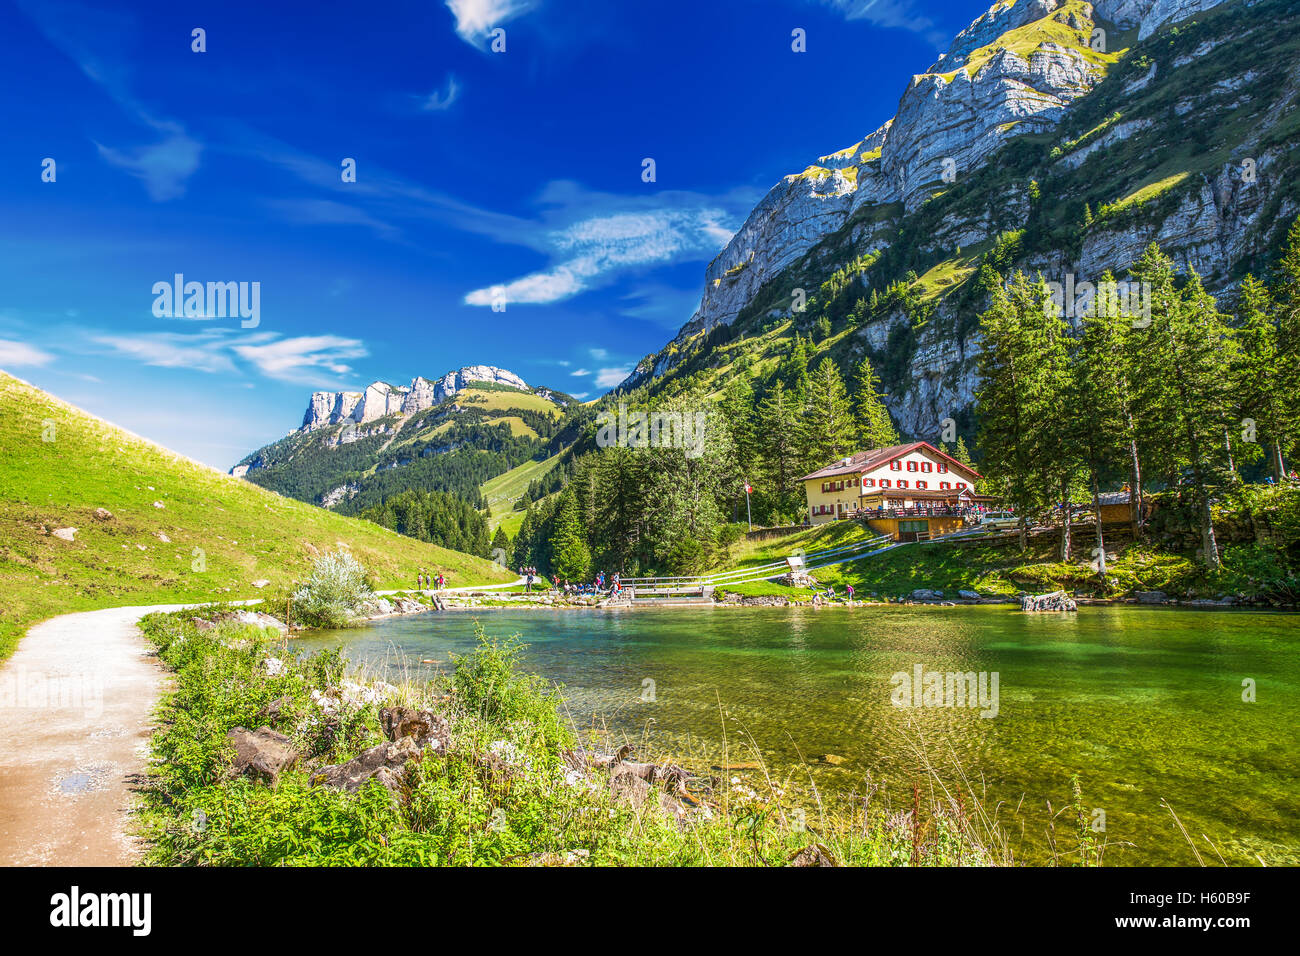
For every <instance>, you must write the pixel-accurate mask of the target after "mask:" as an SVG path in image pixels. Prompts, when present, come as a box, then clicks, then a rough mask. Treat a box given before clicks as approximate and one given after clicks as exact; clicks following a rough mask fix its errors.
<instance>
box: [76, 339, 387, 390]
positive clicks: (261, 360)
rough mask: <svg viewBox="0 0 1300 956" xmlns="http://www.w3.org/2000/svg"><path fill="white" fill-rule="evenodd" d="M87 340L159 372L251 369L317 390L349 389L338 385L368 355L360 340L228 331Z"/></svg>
mask: <svg viewBox="0 0 1300 956" xmlns="http://www.w3.org/2000/svg"><path fill="white" fill-rule="evenodd" d="M89 340H90V341H91V342H92V343H94V344H96V345H100V346H104V347H107V348H108V349H109V350H110V351H111V352H112V353H113V354H115V355H118V356H120V357H123V358H129V359H134V360H135V361H137V362H141V363H143V364H145V365H152V366H156V367H159V368H185V369H192V370H194V371H199V372H208V373H215V374H223V375H234V374H239V373H240V372H241V371H244V370H246V369H252V370H255V371H257V372H260V373H261V374H262V375H264V376H266V377H267V378H273V379H277V380H279V381H283V382H291V383H294V384H297V385H309V386H318V387H327V386H333V385H339V386H340V387H342V385H344V384H350V383H346V382H342V381H341V379H342V378H343V377H344V376H348V375H350V374H351V373H352V366H351V365H350V364H348V363H349V362H350V361H351V360H353V359H358V358H364V357H365V356H366V355H368V354H369V352H368V351H367V349H366V347H365V344H364V343H363V342H362V341H361V340H360V339H353V338H345V337H343V336H338V335H300V336H293V337H289V338H282V337H281V336H279V335H278V334H276V333H273V332H257V333H253V334H251V335H249V334H244V333H240V332H236V331H235V330H231V329H209V330H205V331H204V332H201V333H198V334H185V333H180V332H149V333H141V334H134V335H131V334H103V333H92V334H90V336H89Z"/></svg>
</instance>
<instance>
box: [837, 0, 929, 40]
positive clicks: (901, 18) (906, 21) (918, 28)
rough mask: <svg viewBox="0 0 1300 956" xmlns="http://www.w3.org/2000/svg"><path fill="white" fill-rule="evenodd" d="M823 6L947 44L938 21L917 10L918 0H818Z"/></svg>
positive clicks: (848, 18) (855, 17)
mask: <svg viewBox="0 0 1300 956" xmlns="http://www.w3.org/2000/svg"><path fill="white" fill-rule="evenodd" d="M816 2H818V3H820V4H821V5H822V6H826V7H830V8H832V9H834V10H838V11H839V12H840V13H842V14H843V15H844V19H846V20H865V21H867V22H868V23H870V24H872V25H873V26H878V27H887V28H890V29H896V30H907V31H909V32H911V33H919V34H921V36H923V37H925V38H926V40H927V41H929V42H930V43H932V44H934V45H935V46H936V47H938V48H941V49H942V48H943V47H945V46H947V43H948V39H950V38H948V37H946V36H945V35H944V34H943V32H942V31H940V30H939V29H938V27H937V26H936V24H935V22H934V21H933V20H931V19H930V18H929V17H928V16H926V15H925V14H924V13H921V12H919V11H918V10H917V2H916V0H816Z"/></svg>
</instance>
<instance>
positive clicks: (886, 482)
mask: <svg viewBox="0 0 1300 956" xmlns="http://www.w3.org/2000/svg"><path fill="white" fill-rule="evenodd" d="M880 487H881V488H888V487H889V479H888V478H881V479H880Z"/></svg>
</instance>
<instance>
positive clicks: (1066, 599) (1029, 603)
mask: <svg viewBox="0 0 1300 956" xmlns="http://www.w3.org/2000/svg"><path fill="white" fill-rule="evenodd" d="M1020 610H1022V611H1077V610H1079V606H1078V605H1077V604H1075V603H1074V598H1072V597H1070V596H1069V595H1068V594H1066V593H1065V592H1064V591H1053V592H1051V593H1050V594H1026V595H1024V596H1023V597H1022V598H1021V599H1020Z"/></svg>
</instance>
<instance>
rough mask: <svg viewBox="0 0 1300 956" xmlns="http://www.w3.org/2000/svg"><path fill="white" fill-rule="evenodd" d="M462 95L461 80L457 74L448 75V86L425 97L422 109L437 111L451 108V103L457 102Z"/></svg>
mask: <svg viewBox="0 0 1300 956" xmlns="http://www.w3.org/2000/svg"><path fill="white" fill-rule="evenodd" d="M459 96H460V81H459V80H457V79H456V77H455V76H453V75H451V74H448V75H447V86H446V88H444V89H441V90H434V91H433V92H432V93H430V94H429V95H428V96H426V97H424V98H423V100H422V101H421V103H420V109H422V110H425V111H428V112H436V111H441V110H446V109H451V104H452V103H455V102H456V100H457V98H458V97H459Z"/></svg>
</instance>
